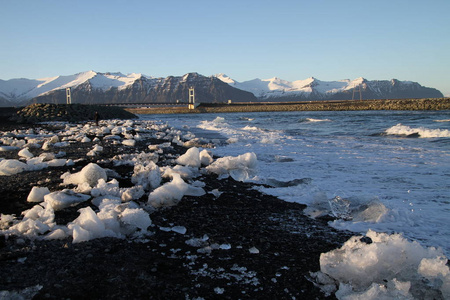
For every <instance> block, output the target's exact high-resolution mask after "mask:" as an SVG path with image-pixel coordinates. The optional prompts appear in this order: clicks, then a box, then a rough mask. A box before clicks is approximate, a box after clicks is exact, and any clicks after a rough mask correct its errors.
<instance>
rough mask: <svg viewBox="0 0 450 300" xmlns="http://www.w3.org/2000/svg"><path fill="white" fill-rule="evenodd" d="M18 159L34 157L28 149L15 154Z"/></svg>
mask: <svg viewBox="0 0 450 300" xmlns="http://www.w3.org/2000/svg"><path fill="white" fill-rule="evenodd" d="M17 154H18V155H19V156H20V157H24V158H32V157H33V156H34V154H33V153H31V152H30V150H28V148H23V149H22V150H20V151H19V153H17Z"/></svg>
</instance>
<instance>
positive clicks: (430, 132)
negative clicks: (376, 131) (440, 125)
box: [386, 124, 450, 138]
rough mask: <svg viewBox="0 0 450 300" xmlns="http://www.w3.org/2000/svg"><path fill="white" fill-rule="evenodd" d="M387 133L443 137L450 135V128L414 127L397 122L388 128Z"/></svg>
mask: <svg viewBox="0 0 450 300" xmlns="http://www.w3.org/2000/svg"><path fill="white" fill-rule="evenodd" d="M386 134H389V135H400V136H410V135H414V134H418V135H419V137H421V138H438V137H439V138H441V137H450V130H448V129H429V128H424V127H418V128H413V127H410V126H406V125H402V124H397V125H395V126H392V127H391V128H388V129H386Z"/></svg>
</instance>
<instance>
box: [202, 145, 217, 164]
mask: <svg viewBox="0 0 450 300" xmlns="http://www.w3.org/2000/svg"><path fill="white" fill-rule="evenodd" d="M213 161H214V159H213V158H212V157H211V154H210V153H209V152H208V150H206V149H204V150H202V151H201V152H200V162H201V164H202V165H203V166H209V165H210V164H211V163H212V162H213Z"/></svg>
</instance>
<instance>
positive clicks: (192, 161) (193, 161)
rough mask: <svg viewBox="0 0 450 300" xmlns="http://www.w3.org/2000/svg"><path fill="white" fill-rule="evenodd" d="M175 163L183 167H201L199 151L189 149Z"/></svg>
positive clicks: (193, 148) (194, 148)
mask: <svg viewBox="0 0 450 300" xmlns="http://www.w3.org/2000/svg"><path fill="white" fill-rule="evenodd" d="M177 163H179V164H181V165H184V166H189V167H195V168H199V167H200V166H201V161H200V151H199V150H198V148H197V147H192V148H189V149H188V150H187V151H186V153H185V154H183V155H181V156H180V157H179V158H178V159H177Z"/></svg>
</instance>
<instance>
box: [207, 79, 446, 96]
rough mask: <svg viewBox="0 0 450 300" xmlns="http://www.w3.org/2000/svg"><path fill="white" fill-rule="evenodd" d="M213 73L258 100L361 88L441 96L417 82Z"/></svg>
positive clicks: (375, 93)
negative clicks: (240, 76)
mask: <svg viewBox="0 0 450 300" xmlns="http://www.w3.org/2000/svg"><path fill="white" fill-rule="evenodd" d="M215 76H216V77H217V78H218V79H220V80H222V81H223V82H225V83H228V84H229V85H232V86H233V87H236V88H238V89H241V90H244V91H248V92H251V93H253V94H254V95H255V96H256V97H257V98H258V99H260V100H274V101H280V100H288V101H290V100H306V99H309V100H320V99H324V100H325V99H333V98H334V99H336V100H337V99H348V98H349V96H348V95H349V94H350V95H351V93H352V92H353V90H355V88H360V89H361V91H362V93H363V94H364V95H365V99H376V98H408V97H411V98H420V97H442V95H441V93H440V92H439V91H438V90H435V89H431V88H426V87H422V86H421V85H420V84H418V83H417V82H411V81H399V80H396V79H392V80H373V81H369V80H367V79H365V78H363V77H359V78H356V79H354V80H350V79H344V80H338V81H322V80H319V79H317V78H314V77H309V78H307V79H304V80H295V81H292V82H291V81H287V80H283V79H280V78H278V77H273V78H270V79H258V78H257V79H253V80H249V81H243V82H237V81H235V80H233V79H232V78H230V77H228V76H226V75H224V74H217V75H215ZM357 90H358V89H357ZM350 99H351V96H350Z"/></svg>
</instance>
